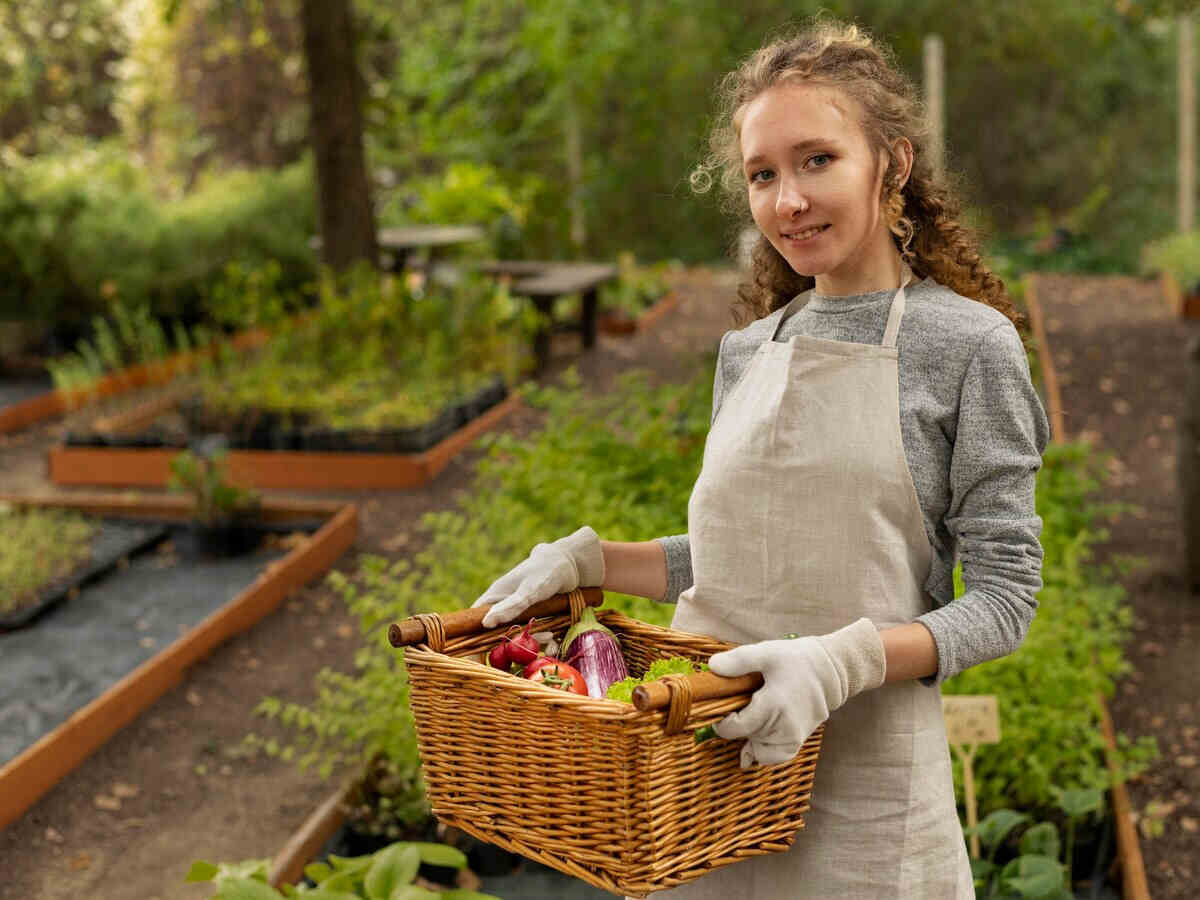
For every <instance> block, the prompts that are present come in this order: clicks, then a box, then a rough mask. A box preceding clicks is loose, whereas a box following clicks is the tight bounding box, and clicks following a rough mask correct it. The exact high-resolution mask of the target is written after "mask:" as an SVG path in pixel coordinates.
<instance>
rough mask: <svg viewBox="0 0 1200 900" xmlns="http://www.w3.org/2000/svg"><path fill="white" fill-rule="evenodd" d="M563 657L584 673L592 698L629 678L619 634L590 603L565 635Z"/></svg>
mask: <svg viewBox="0 0 1200 900" xmlns="http://www.w3.org/2000/svg"><path fill="white" fill-rule="evenodd" d="M559 658H560V659H562V660H563V661H564V662H566V663H567V664H568V665H571V666H574V667H575V668H576V669H578V670H579V672H580V674H581V675H583V680H584V681H586V682H587V689H588V696H589V697H603V696H604V695H605V694H607V693H608V686H609V685H610V684H612V683H613V682H616V681H620V680H622V679H624V678H628V677H629V670H628V669H626V668H625V657H623V656H622V655H621V645H620V644H618V643H617V636H616V635H615V634H613V633H612V631H610V630H609V629H607V628H605V627H604V626H603V625H601V624H600V622H599V620H598V619H597V618H596V614H595V613H594V612H592V608H591V607H590V606H589V607H587V608H585V609H584V611H583V615H582V616H580V617H579V621H578V622H576V623H575V624H574V625H572V626H571V629H570V631H568V632H567V634H566V637H564V638H563V644H562V649H561V650H560V651H559Z"/></svg>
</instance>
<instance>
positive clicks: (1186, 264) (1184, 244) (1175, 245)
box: [1141, 231, 1200, 293]
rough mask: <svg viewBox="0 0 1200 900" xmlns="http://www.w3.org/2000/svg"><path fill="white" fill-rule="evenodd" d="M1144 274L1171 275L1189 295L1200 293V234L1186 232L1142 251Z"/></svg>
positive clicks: (1150, 245) (1164, 239)
mask: <svg viewBox="0 0 1200 900" xmlns="http://www.w3.org/2000/svg"><path fill="white" fill-rule="evenodd" d="M1141 268H1142V274H1144V275H1152V274H1157V273H1159V272H1169V273H1170V274H1171V275H1172V276H1174V278H1175V280H1176V281H1177V282H1179V286H1180V288H1182V289H1183V290H1184V291H1185V292H1189V293H1191V292H1196V291H1200V231H1184V232H1180V233H1178V234H1173V235H1170V236H1169V237H1165V238H1162V239H1161V240H1157V241H1152V242H1151V243H1149V244H1147V245H1146V246H1145V247H1143V248H1142V260H1141Z"/></svg>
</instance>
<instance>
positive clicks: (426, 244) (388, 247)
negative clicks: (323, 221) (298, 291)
mask: <svg viewBox="0 0 1200 900" xmlns="http://www.w3.org/2000/svg"><path fill="white" fill-rule="evenodd" d="M486 236H487V235H486V233H485V232H484V230H483V228H482V227H480V226H479V225H406V226H403V227H399V228H381V229H379V234H378V237H377V239H376V240H377V242H378V244H379V249H380V250H383V251H384V252H385V253H388V254H390V255H391V257H392V265H391V269H392V271H393V272H401V271H403V270H404V269H406V268H407V267H408V264H409V260H411V259H412V256H413V254H414V253H416V252H417V251H418V250H429V252H430V257H431V258H432V256H433V255H434V254H435V253H436V251H437V250H439V249H441V248H443V247H452V246H454V245H456V244H469V243H471V242H473V241H481V240H483V239H484V238H485V237H486ZM308 244H309V246H310V247H312V248H313V249H314V250H319V249H320V248H321V237H320V235H317V236H315V237H313V238H310V239H309V242H308Z"/></svg>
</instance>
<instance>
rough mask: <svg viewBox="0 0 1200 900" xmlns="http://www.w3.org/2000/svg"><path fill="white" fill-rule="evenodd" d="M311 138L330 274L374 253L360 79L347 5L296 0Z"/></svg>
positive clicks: (372, 258) (339, 0)
mask: <svg viewBox="0 0 1200 900" xmlns="http://www.w3.org/2000/svg"><path fill="white" fill-rule="evenodd" d="M300 18H301V22H302V24H303V28H304V57H305V60H306V62H307V64H308V86H309V106H310V118H309V122H310V136H311V139H312V145H313V154H314V157H315V159H316V166H317V186H318V207H319V211H320V214H319V221H320V223H321V239H322V257H323V259H324V261H325V262H326V263H328V264H329V265H330V266H332V267H333V268H335V269H343V268H345V267H346V266H348V265H350V264H351V263H353V262H355V261H356V260H363V259H365V260H368V261H369V262H371V264H372V265H374V264H376V262H377V259H378V255H379V251H378V246H377V243H376V237H375V216H374V213H373V212H372V209H371V185H370V181H369V179H368V178H367V162H366V156H365V154H364V152H363V118H362V94H363V90H362V78H361V76H360V74H359V71H358V65H357V62H356V47H357V43H356V40H355V30H354V19H353V12H352V10H351V6H350V0H301V3H300Z"/></svg>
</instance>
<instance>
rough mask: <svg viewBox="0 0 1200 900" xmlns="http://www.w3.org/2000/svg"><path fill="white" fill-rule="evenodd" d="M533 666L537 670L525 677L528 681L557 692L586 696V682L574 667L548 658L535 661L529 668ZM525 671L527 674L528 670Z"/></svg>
mask: <svg viewBox="0 0 1200 900" xmlns="http://www.w3.org/2000/svg"><path fill="white" fill-rule="evenodd" d="M539 663H540V665H539ZM534 666H537V668H535V669H534V670H533V672H532V673H529V674H528V675H527V677H528V678H529V680H530V681H540V682H541V683H542V684H544V685H546V687H552V688H554V689H556V690H559V691H570V692H571V693H575V694H583V696H585V697H586V696H587V695H588V689H587V682H586V681H584V679H583V674H582V673H581V672H580V671H579V670H578V669H576V668H575V667H574V666H568V665H567V664H566V663H565V662H559V661H558V660H556V659H551V658H550V657H548V656H544V657H542V658H540V659H536V660H534V661H533V662H531V663H530V664H529V668H533V667H534ZM526 671H527V672H528V669H527V670H526Z"/></svg>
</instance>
